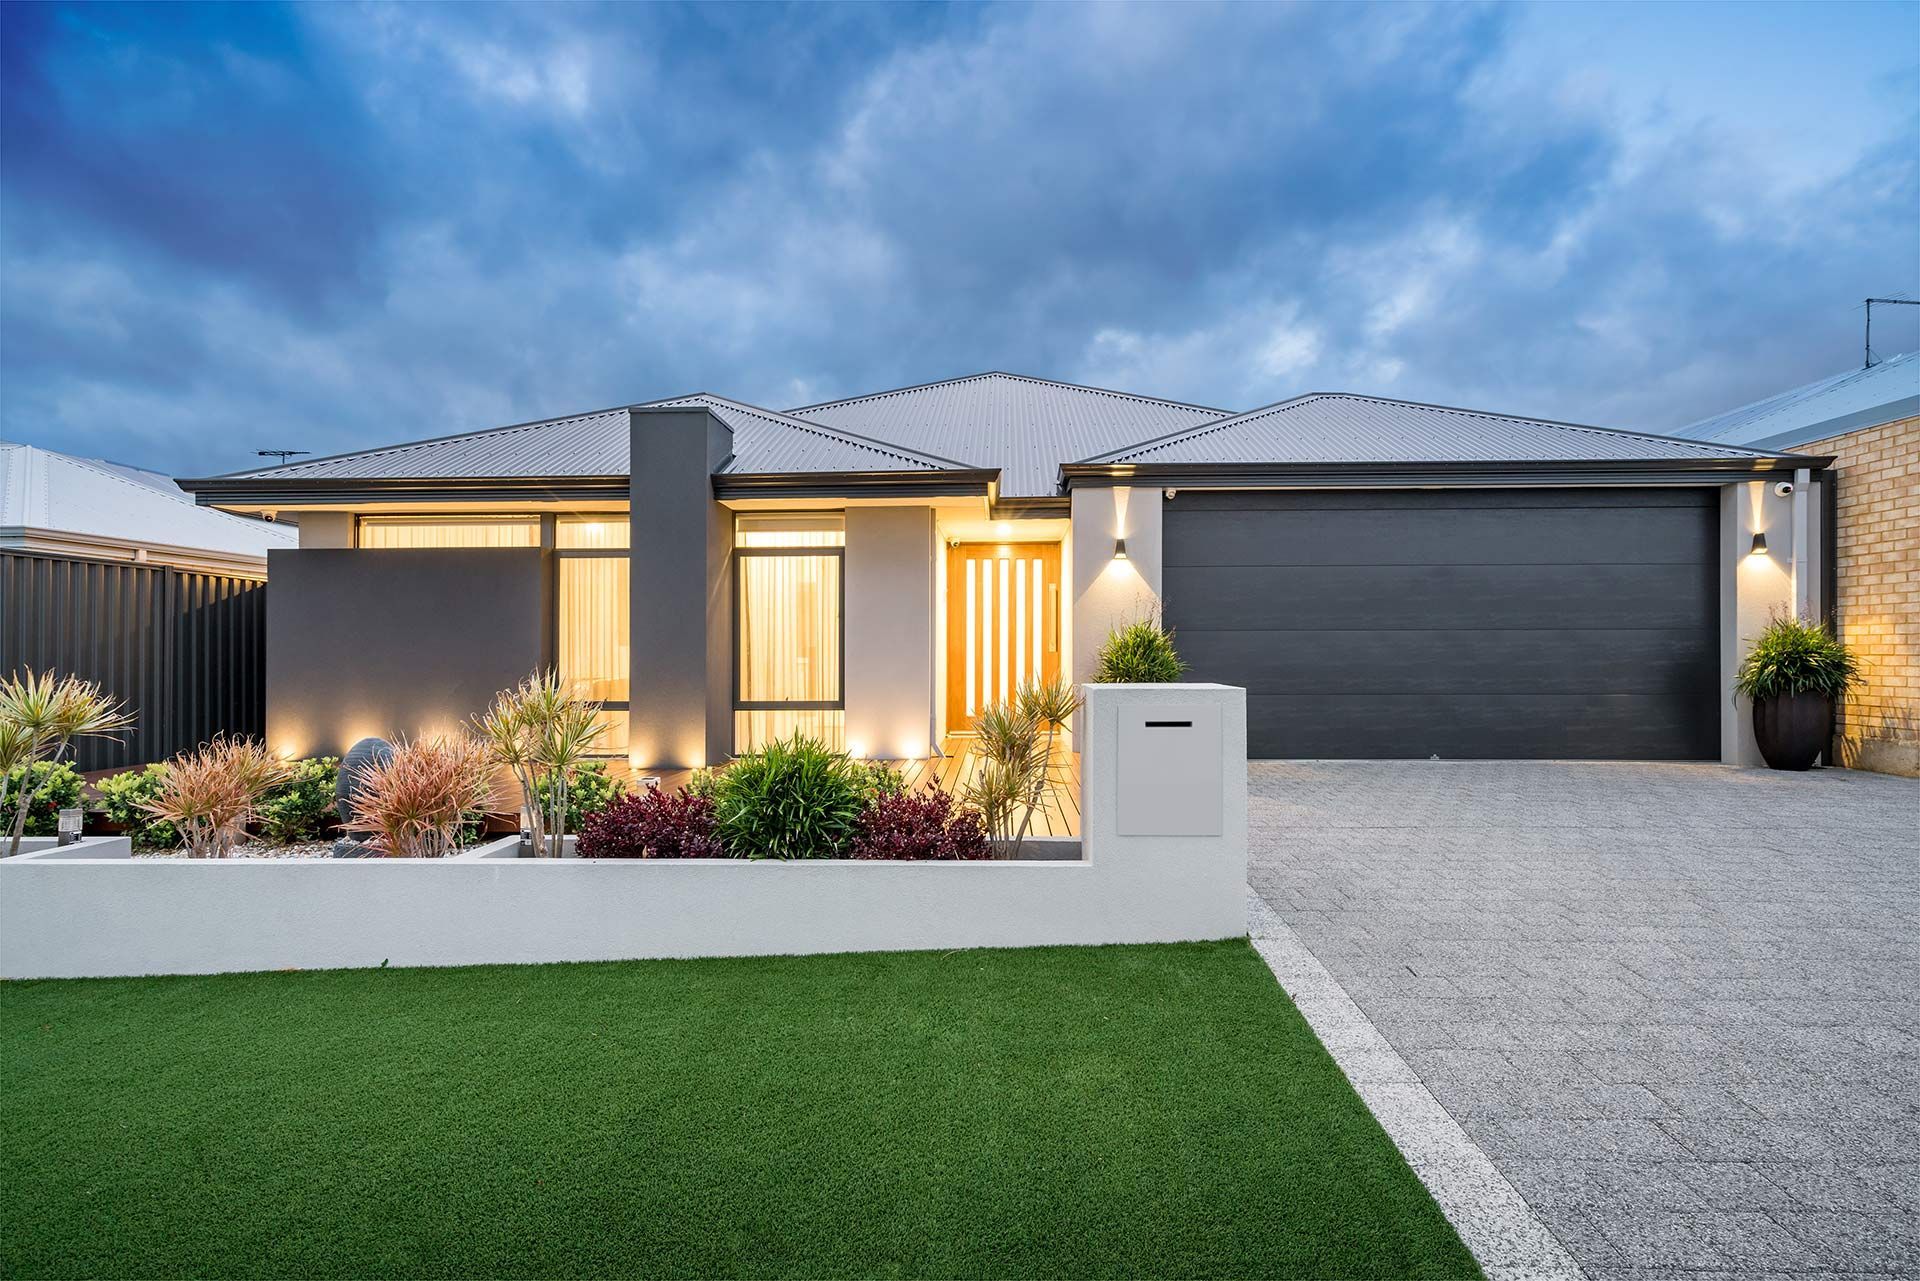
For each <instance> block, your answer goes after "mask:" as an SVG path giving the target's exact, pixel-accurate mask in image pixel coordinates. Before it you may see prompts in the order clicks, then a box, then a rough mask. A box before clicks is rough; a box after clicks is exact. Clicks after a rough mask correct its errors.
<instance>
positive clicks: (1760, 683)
mask: <svg viewBox="0 0 1920 1281" xmlns="http://www.w3.org/2000/svg"><path fill="white" fill-rule="evenodd" d="M1860 683H1861V680H1860V660H1859V659H1858V658H1857V657H1855V655H1854V652H1853V651H1852V650H1851V649H1849V648H1848V647H1847V644H1846V642H1844V641H1842V640H1841V639H1840V638H1839V637H1837V636H1835V635H1834V634H1833V631H1832V630H1831V629H1830V628H1829V627H1827V625H1826V624H1824V623H1816V622H1813V621H1812V620H1810V619H1803V618H1792V617H1786V616H1781V617H1776V618H1775V619H1774V620H1773V621H1772V622H1771V623H1768V624H1767V629H1766V630H1765V631H1763V632H1761V633H1760V635H1759V636H1758V637H1756V638H1755V639H1754V642H1753V648H1752V649H1751V650H1749V651H1747V656H1746V657H1745V658H1744V659H1742V660H1741V662H1740V670H1739V671H1738V672H1736V673H1735V674H1734V678H1733V685H1734V688H1735V689H1736V690H1738V691H1739V692H1740V693H1742V694H1745V695H1746V696H1747V697H1748V698H1751V699H1756V700H1758V699H1766V698H1776V697H1778V696H1780V695H1782V694H1825V695H1827V696H1828V697H1829V698H1838V697H1839V696H1840V695H1842V694H1844V693H1846V692H1847V691H1848V690H1850V689H1852V688H1853V687H1855V686H1856V685H1859V684H1860Z"/></svg>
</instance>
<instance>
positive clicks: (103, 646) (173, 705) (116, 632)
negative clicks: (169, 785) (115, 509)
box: [0, 551, 267, 770]
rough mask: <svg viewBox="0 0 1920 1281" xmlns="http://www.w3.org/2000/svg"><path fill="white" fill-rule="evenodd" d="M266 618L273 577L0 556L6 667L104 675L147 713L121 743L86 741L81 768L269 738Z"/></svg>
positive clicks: (0, 632)
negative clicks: (229, 737)
mask: <svg viewBox="0 0 1920 1281" xmlns="http://www.w3.org/2000/svg"><path fill="white" fill-rule="evenodd" d="M266 623H267V613H266V584H265V583H263V582H259V581H256V580H254V579H249V578H235V577H230V576H227V575H224V574H204V573H195V572H193V571H190V570H183V569H174V568H170V567H168V566H163V565H135V564H128V563H125V562H115V561H96V560H78V559H73V558H69V557H61V556H42V555H38V554H35V553H31V552H16V551H0V674H3V673H8V672H12V671H15V670H17V669H20V668H23V667H32V668H35V669H37V670H52V671H56V672H60V673H63V674H65V673H72V674H73V675H76V676H82V677H85V678H86V679H87V680H94V681H99V682H100V684H101V685H102V686H103V687H105V688H106V690H107V691H108V692H109V693H112V694H115V695H118V696H119V697H120V698H122V699H124V700H125V701H126V703H127V705H128V706H129V707H131V708H133V709H134V712H135V713H136V714H137V715H138V716H139V718H140V720H139V724H138V725H136V726H135V727H134V728H133V729H132V730H130V731H129V732H127V733H126V734H125V735H123V736H122V737H121V739H120V741H118V742H114V741H111V740H105V739H95V740H90V741H88V742H87V743H85V744H83V745H82V746H81V748H80V751H79V753H78V760H77V764H78V766H79V768H81V769H83V770H97V769H119V768H122V767H125V766H128V765H139V764H142V763H144V762H147V761H157V760H164V759H166V758H167V757H168V756H171V755H173V754H174V753H175V752H179V751H183V750H185V749H187V748H191V747H195V746H198V745H199V744H200V743H203V742H205V741H206V740H207V739H209V738H211V737H212V736H213V735H215V734H218V733H229V734H250V735H254V736H258V735H260V734H262V733H264V732H265V730H266V679H265V662H266V639H267V628H266Z"/></svg>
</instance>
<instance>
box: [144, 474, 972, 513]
mask: <svg viewBox="0 0 1920 1281" xmlns="http://www.w3.org/2000/svg"><path fill="white" fill-rule="evenodd" d="M999 479H1000V472H999V470H998V469H997V468H977V469H974V468H969V469H965V470H952V471H878V472H775V473H766V474H759V475H738V474H734V473H719V474H716V475H715V476H714V477H713V493H714V497H716V498H759V497H785V498H839V497H848V498H945V497H979V496H987V497H989V498H990V497H991V496H992V494H993V491H994V489H995V487H996V485H997V484H998V482H999ZM176 483H177V484H178V485H179V486H180V488H182V489H184V490H186V491H187V492H188V493H190V494H192V495H193V500H194V502H195V503H196V504H197V505H199V506H201V507H215V506H220V507H236V506H239V507H298V506H300V505H302V504H303V503H326V504H329V505H348V504H354V503H393V502H408V503H474V502H488V503H549V502H564V501H567V500H569V499H572V500H595V501H601V502H604V501H607V500H610V499H611V500H614V501H627V500H629V499H630V498H631V497H632V494H633V478H632V477H631V476H508V477H502V476H429V477H409V478H391V477H388V478H382V477H339V476H329V477H305V478H300V477H255V476H203V477H188V478H183V479H181V480H179V481H178V482H176Z"/></svg>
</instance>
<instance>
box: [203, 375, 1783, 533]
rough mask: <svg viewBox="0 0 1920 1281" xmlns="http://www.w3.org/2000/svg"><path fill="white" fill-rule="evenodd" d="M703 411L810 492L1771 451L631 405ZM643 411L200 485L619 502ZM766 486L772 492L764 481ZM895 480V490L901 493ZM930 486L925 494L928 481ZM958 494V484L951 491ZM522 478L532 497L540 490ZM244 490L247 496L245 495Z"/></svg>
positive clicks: (214, 495) (1554, 437) (1387, 419)
mask: <svg viewBox="0 0 1920 1281" xmlns="http://www.w3.org/2000/svg"><path fill="white" fill-rule="evenodd" d="M694 405H698V406H704V407H705V408H707V409H708V410H710V411H711V412H712V413H713V414H714V415H715V416H716V417H717V418H719V419H720V420H721V421H722V422H724V423H725V424H726V425H727V426H728V427H729V428H731V429H732V431H733V448H734V456H733V458H732V460H731V461H730V462H729V463H728V464H727V465H726V466H725V467H723V468H722V472H721V474H722V475H726V476H734V477H755V478H761V479H765V480H771V481H775V482H779V481H780V478H782V477H786V478H790V480H789V482H781V483H793V484H804V478H805V477H808V476H819V475H824V476H829V477H831V476H842V477H844V476H872V475H876V474H886V473H899V474H901V475H902V476H903V479H904V477H905V476H906V475H907V474H921V475H923V476H924V475H927V474H936V475H935V477H934V478H935V479H938V478H939V477H938V475H937V474H940V473H946V474H949V476H948V479H949V480H951V479H957V478H959V477H964V478H966V480H967V482H968V483H969V484H974V485H981V484H984V483H985V481H984V480H983V479H982V477H984V478H985V479H988V480H990V479H991V478H992V475H993V474H994V473H995V472H997V473H998V476H999V496H1000V497H1001V498H1003V499H1006V498H1012V499H1021V498H1037V497H1050V496H1054V495H1057V494H1058V493H1059V492H1060V486H1061V482H1062V479H1063V477H1065V478H1068V479H1071V478H1072V477H1074V476H1091V475H1093V474H1094V473H1096V472H1098V471H1099V470H1101V469H1103V468H1108V469H1111V468H1117V467H1122V466H1139V467H1151V466H1154V465H1166V466H1173V467H1179V466H1183V465H1199V464H1204V465H1208V466H1213V467H1216V468H1220V469H1223V470H1226V471H1230V470H1231V469H1232V468H1234V467H1248V468H1258V467H1265V468H1268V469H1272V468H1277V467H1285V466H1288V465H1298V466H1306V467H1311V466H1315V465H1327V464H1340V465H1355V466H1362V465H1367V464H1390V465H1438V466H1448V465H1466V464H1486V465H1488V466H1499V465H1502V464H1515V465H1521V466H1524V465H1528V464H1535V465H1537V464H1545V463H1553V462H1566V463H1569V464H1582V465H1585V464H1592V463H1599V462H1613V463H1622V464H1627V465H1637V464H1657V463H1673V464H1674V465H1676V466H1690V467H1716V466H1719V467H1731V466H1737V465H1740V464H1743V463H1747V462H1755V461H1756V460H1757V461H1760V462H1764V461H1766V460H1769V459H1772V458H1774V457H1776V455H1771V454H1767V453H1765V452H1764V451H1761V450H1755V449H1746V448H1740V447H1737V446H1733V445H1726V444H1719V443H1714V442H1702V441H1697V440H1678V439H1674V438H1671V437H1665V436H1656V435H1650V434H1647V433H1643V432H1633V431H1617V430H1613V429H1609V428H1603V427H1586V426H1580V425H1578V424H1573V423H1560V422H1552V421H1548V420H1545V419H1538V418H1522V417H1516V416H1513V415H1509V414H1496V413H1487V412H1482V411H1476V410H1464V409H1450V408H1446V407H1443V406H1438V405H1423V404H1417V403H1414V402H1410V401H1402V400H1389V399H1385V398H1382V397H1377V396H1362V395H1354V394H1350V393H1324V392H1320V393H1313V394H1311V395H1306V396H1298V397H1295V398H1294V399H1292V400H1286V401H1282V402H1280V403H1278V404H1275V405H1268V406H1266V407H1265V408H1263V409H1256V410H1252V411H1250V412H1247V413H1241V414H1234V413H1227V412H1225V411H1222V410H1217V409H1209V408H1206V407H1204V406H1200V405H1191V404H1185V403H1182V402H1179V401H1171V400H1160V399H1156V398H1154V397H1149V396H1136V395H1132V394H1129V393H1125V392H1116V391H1108V390H1104V389H1101V388H1095V387H1078V386H1074V385H1072V384H1070V383H1059V382H1052V381H1049V380H1047V379H1043V378H1027V377H1022V376H1019V375H1015V374H1006V373H985V374H975V375H972V376H969V377H966V378H955V379H950V380H947V381H945V382H936V383H927V384H924V385H921V386H917V387H905V388H900V389H898V390H896V391H888V392H878V393H874V394H872V395H868V396H859V397H854V398H852V399H848V400H837V401H831V402H828V403H825V404H820V405H810V406H807V407H805V408H801V409H796V410H792V411H790V412H787V413H781V412H778V411H775V410H770V409H762V408H759V407H757V406H753V405H747V404H743V403H741V402H739V401H735V400H729V399H727V398H725V397H721V396H713V395H708V394H705V393H702V394H700V395H694V396H681V397H675V398H672V399H667V400H659V401H653V402H650V403H649V404H648V405H646V406H633V407H632V408H673V407H679V406H694ZM628 409H629V407H628V406H619V407H616V408H612V409H604V410H599V411H596V412H594V413H590V414H578V415H574V416H572V417H567V418H548V419H542V420H540V421H537V422H530V423H518V424H514V425H512V426H508V427H496V428H491V429H489V430H485V431H478V432H469V433H466V434H463V435H457V436H445V437H440V438H438V439H434V440H424V441H416V442H413V443H409V444H401V445H392V446H387V447H384V448H380V449H369V450H362V451H360V452H357V453H350V454H341V455H337V456H334V457H328V458H313V459H302V460H300V461H298V462H292V463H288V464H285V465H283V466H277V467H267V468H260V469H257V470H252V471H245V472H235V473H232V474H230V475H227V476H220V477H214V478H211V479H210V480H206V481H187V482H185V484H186V485H187V487H188V488H198V489H199V490H200V491H201V501H202V502H235V501H260V499H259V497H258V496H259V495H262V494H266V493H268V492H271V493H272V494H273V495H275V496H276V497H278V498H279V499H280V500H281V501H287V496H294V497H293V498H292V500H293V501H296V502H297V495H298V494H299V493H300V492H301V490H302V489H303V487H304V486H307V485H311V486H312V488H313V491H314V492H316V493H317V492H319V491H321V490H334V491H339V490H340V489H341V488H342V487H351V486H353V484H354V482H355V481H366V482H368V483H369V484H382V483H386V482H407V481H422V482H430V481H436V480H445V481H448V482H450V483H455V484H457V485H458V486H459V487H460V488H461V491H462V492H465V493H469V494H472V495H473V496H475V497H483V496H486V495H487V493H488V490H489V486H490V485H491V484H492V483H493V482H498V483H499V484H498V488H499V489H501V491H502V492H506V491H509V490H513V491H515V492H518V490H517V488H516V486H515V485H514V484H513V482H533V481H540V480H554V481H564V480H569V479H577V480H580V481H582V482H591V483H593V484H600V485H603V486H605V487H606V488H607V489H608V490H609V491H610V492H611V491H612V490H613V489H614V488H615V487H617V486H618V485H619V484H620V483H621V482H623V481H624V480H625V478H626V477H628V476H629V474H630V471H631V468H630V463H629V459H628V452H629V446H630V440H631V438H630V416H629V413H628ZM756 483H757V482H756ZM888 483H892V482H888ZM916 483H918V482H916ZM942 483H945V482H944V481H943V482H942ZM525 487H526V486H525V485H524V484H523V485H521V486H519V487H518V488H525ZM243 495H244V497H243Z"/></svg>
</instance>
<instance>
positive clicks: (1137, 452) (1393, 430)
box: [1083, 392, 1767, 466]
mask: <svg viewBox="0 0 1920 1281" xmlns="http://www.w3.org/2000/svg"><path fill="white" fill-rule="evenodd" d="M1766 456H1767V455H1765V454H1763V453H1762V452H1761V451H1758V450H1752V449H1743V448H1739V447H1736V446H1728V445H1720V444H1714V443H1708V442H1702V441H1696V440H1675V439H1672V438H1671V437H1667V436H1654V435H1649V434H1646V433H1643V432H1636V431H1618V430H1615V429H1613V428H1610V427H1586V426H1582V425H1580V424H1578V423H1561V422H1553V421H1551V420H1549V419H1544V418H1521V417H1517V416H1515V415H1512V414H1495V413H1488V412H1484V411H1481V410H1476V409H1452V408H1448V407H1446V406H1444V405H1423V404H1418V403H1416V402H1414V401H1407V400H1388V399H1386V398H1384V397H1380V396H1361V395H1355V394H1353V393H1350V392H1312V393H1310V394H1308V395H1305V396H1296V397H1294V398H1293V399H1292V400H1283V401H1281V402H1280V403H1278V404H1274V405H1268V406H1266V407H1265V408H1263V409H1254V410H1250V411H1248V412H1247V413H1244V414H1236V415H1234V416H1232V417H1229V418H1222V419H1220V420H1218V421H1216V422H1212V423H1208V424H1206V425H1204V426H1201V427H1196V428H1193V429H1191V430H1188V431H1183V432H1177V433H1175V434H1173V435H1171V436H1166V437H1162V438H1161V439H1159V440H1152V441H1147V442H1145V443H1142V444H1137V445H1131V446H1128V447H1126V448H1122V449H1116V450H1113V451H1110V452H1108V453H1105V454H1100V455H1096V456H1095V457H1092V458H1088V459H1085V460H1083V461H1085V462H1087V463H1103V464H1104V463H1143V464H1144V463H1199V464H1207V463H1217V464H1222V465H1227V466H1231V465H1233V464H1236V463H1247V464H1258V463H1281V464H1285V463H1307V464H1315V463H1379V464H1401V463H1408V464H1417V463H1455V462H1466V463H1475V462H1485V463H1525V462H1594V461H1598V462H1659V461H1661V460H1667V459H1671V460H1674V461H1695V460H1700V459H1736V460H1737V459H1745V458H1756V457H1766Z"/></svg>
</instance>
